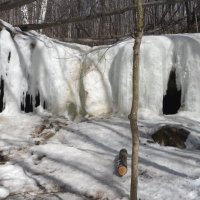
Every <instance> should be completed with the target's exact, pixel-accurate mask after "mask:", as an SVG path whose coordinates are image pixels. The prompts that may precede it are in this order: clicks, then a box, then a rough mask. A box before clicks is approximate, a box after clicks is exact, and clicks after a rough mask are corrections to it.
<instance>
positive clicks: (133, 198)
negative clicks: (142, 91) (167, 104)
mask: <svg viewBox="0 0 200 200" xmlns="http://www.w3.org/2000/svg"><path fill="white" fill-rule="evenodd" d="M137 11H138V16H137V19H138V20H137V28H138V30H137V33H136V38H135V43H134V47H133V50H134V54H133V79H132V82H133V100H132V108H131V113H130V116H129V118H130V125H131V133H132V163H131V190H130V191H131V192H130V200H137V188H138V153H139V131H138V125H137V113H138V102H139V60H140V44H141V40H142V35H143V9H142V0H137Z"/></svg>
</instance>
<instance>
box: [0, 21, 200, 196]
mask: <svg viewBox="0 0 200 200" xmlns="http://www.w3.org/2000/svg"><path fill="white" fill-rule="evenodd" d="M1 24H4V26H6V27H7V29H8V30H11V31H12V32H13V34H12V35H11V34H10V32H9V31H8V30H7V29H5V28H3V30H1V31H0V76H1V77H2V79H3V80H4V96H3V103H4V110H3V112H2V113H1V114H0V122H1V123H0V156H5V157H6V158H8V159H7V160H0V199H5V198H6V199H9V200H14V199H20V200H23V199H52V200H57V199H70V200H81V199H101V200H127V199H129V193H130V176H131V173H130V168H131V144H132V143H131V133H130V126H129V120H128V119H127V115H128V114H129V112H130V105H131V100H132V54H133V52H132V48H133V42H134V40H133V39H127V40H125V41H123V42H121V43H117V44H115V45H109V46H100V47H93V48H91V47H88V46H83V45H78V44H67V43H62V42H59V41H57V40H52V39H50V38H48V37H46V36H44V35H40V34H38V33H36V32H28V33H23V32H21V31H20V30H19V29H15V28H13V27H12V26H10V25H9V24H7V23H5V22H3V21H1ZM199 48H200V35H199V34H184V35H164V36H146V37H144V38H143V40H142V45H141V63H140V102H139V114H138V117H139V121H138V125H139V131H140V134H141V136H140V153H139V161H140V162H139V190H138V192H139V198H140V199H141V200H160V199H165V200H171V199H174V200H179V199H181V200H197V199H199V198H200V189H199V188H200V178H199V174H200V168H199V164H200V156H199V153H200V132H199V130H200V91H199V87H200V84H199V83H200V82H199V76H200V68H199V66H200V63H199V62H200V54H199V52H200V51H199V50H200V49H199ZM171 70H174V71H175V72H176V79H177V80H176V83H177V87H178V88H179V89H181V91H182V93H181V107H180V109H179V111H178V113H177V114H175V115H163V113H162V108H163V105H162V104H163V103H162V102H163V95H165V94H166V90H167V83H168V79H169V74H170V71H171ZM1 92H2V91H1ZM38 93H39V95H38ZM27 94H29V95H31V96H32V106H33V112H30V113H28V114H25V112H24V111H22V110H21V106H22V105H23V106H24V107H29V106H30V104H31V102H30V101H29V102H28V100H27V98H26V95H27ZM38 96H39V97H40V103H38V99H37V98H39V97H38ZM36 97H37V98H36ZM26 104H27V105H26ZM36 104H37V106H36ZM44 104H45V106H44ZM166 124H168V125H169V124H170V125H173V126H179V127H180V126H181V127H183V128H185V129H187V130H188V131H190V135H189V137H188V139H187V141H186V147H187V148H186V149H177V148H175V147H163V146H159V145H158V144H155V143H152V139H151V135H152V134H153V133H154V132H155V131H156V130H158V129H159V127H161V126H163V125H166ZM42 125H43V126H42ZM42 127H43V129H44V130H43V129H41V128H42ZM122 148H126V149H127V151H128V172H127V174H126V175H125V176H124V177H119V176H117V174H116V160H117V159H116V158H117V156H118V153H119V151H120V149H122ZM0 158H1V157H0ZM1 159H2V158H1Z"/></svg>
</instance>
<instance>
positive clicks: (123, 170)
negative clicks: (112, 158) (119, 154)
mask: <svg viewBox="0 0 200 200" xmlns="http://www.w3.org/2000/svg"><path fill="white" fill-rule="evenodd" d="M117 171H118V174H119V176H124V175H125V174H126V173H127V167H125V166H123V165H120V166H119V167H118V170H117Z"/></svg>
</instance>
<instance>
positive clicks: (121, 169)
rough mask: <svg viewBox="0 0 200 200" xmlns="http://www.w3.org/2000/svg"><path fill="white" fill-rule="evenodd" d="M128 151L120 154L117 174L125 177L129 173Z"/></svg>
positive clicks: (124, 150)
mask: <svg viewBox="0 0 200 200" xmlns="http://www.w3.org/2000/svg"><path fill="white" fill-rule="evenodd" d="M127 155H128V154H127V150H126V149H121V150H120V152H119V161H118V166H117V172H118V174H119V176H124V175H125V174H126V173H127Z"/></svg>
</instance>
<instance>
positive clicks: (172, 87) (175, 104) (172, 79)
mask: <svg viewBox="0 0 200 200" xmlns="http://www.w3.org/2000/svg"><path fill="white" fill-rule="evenodd" d="M180 106H181V90H178V89H177V85H176V72H175V70H172V71H171V72H170V75H169V80H168V85H167V92H166V95H164V96H163V114H165V115H172V114H176V113H177V112H178V110H179V108H180Z"/></svg>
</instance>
